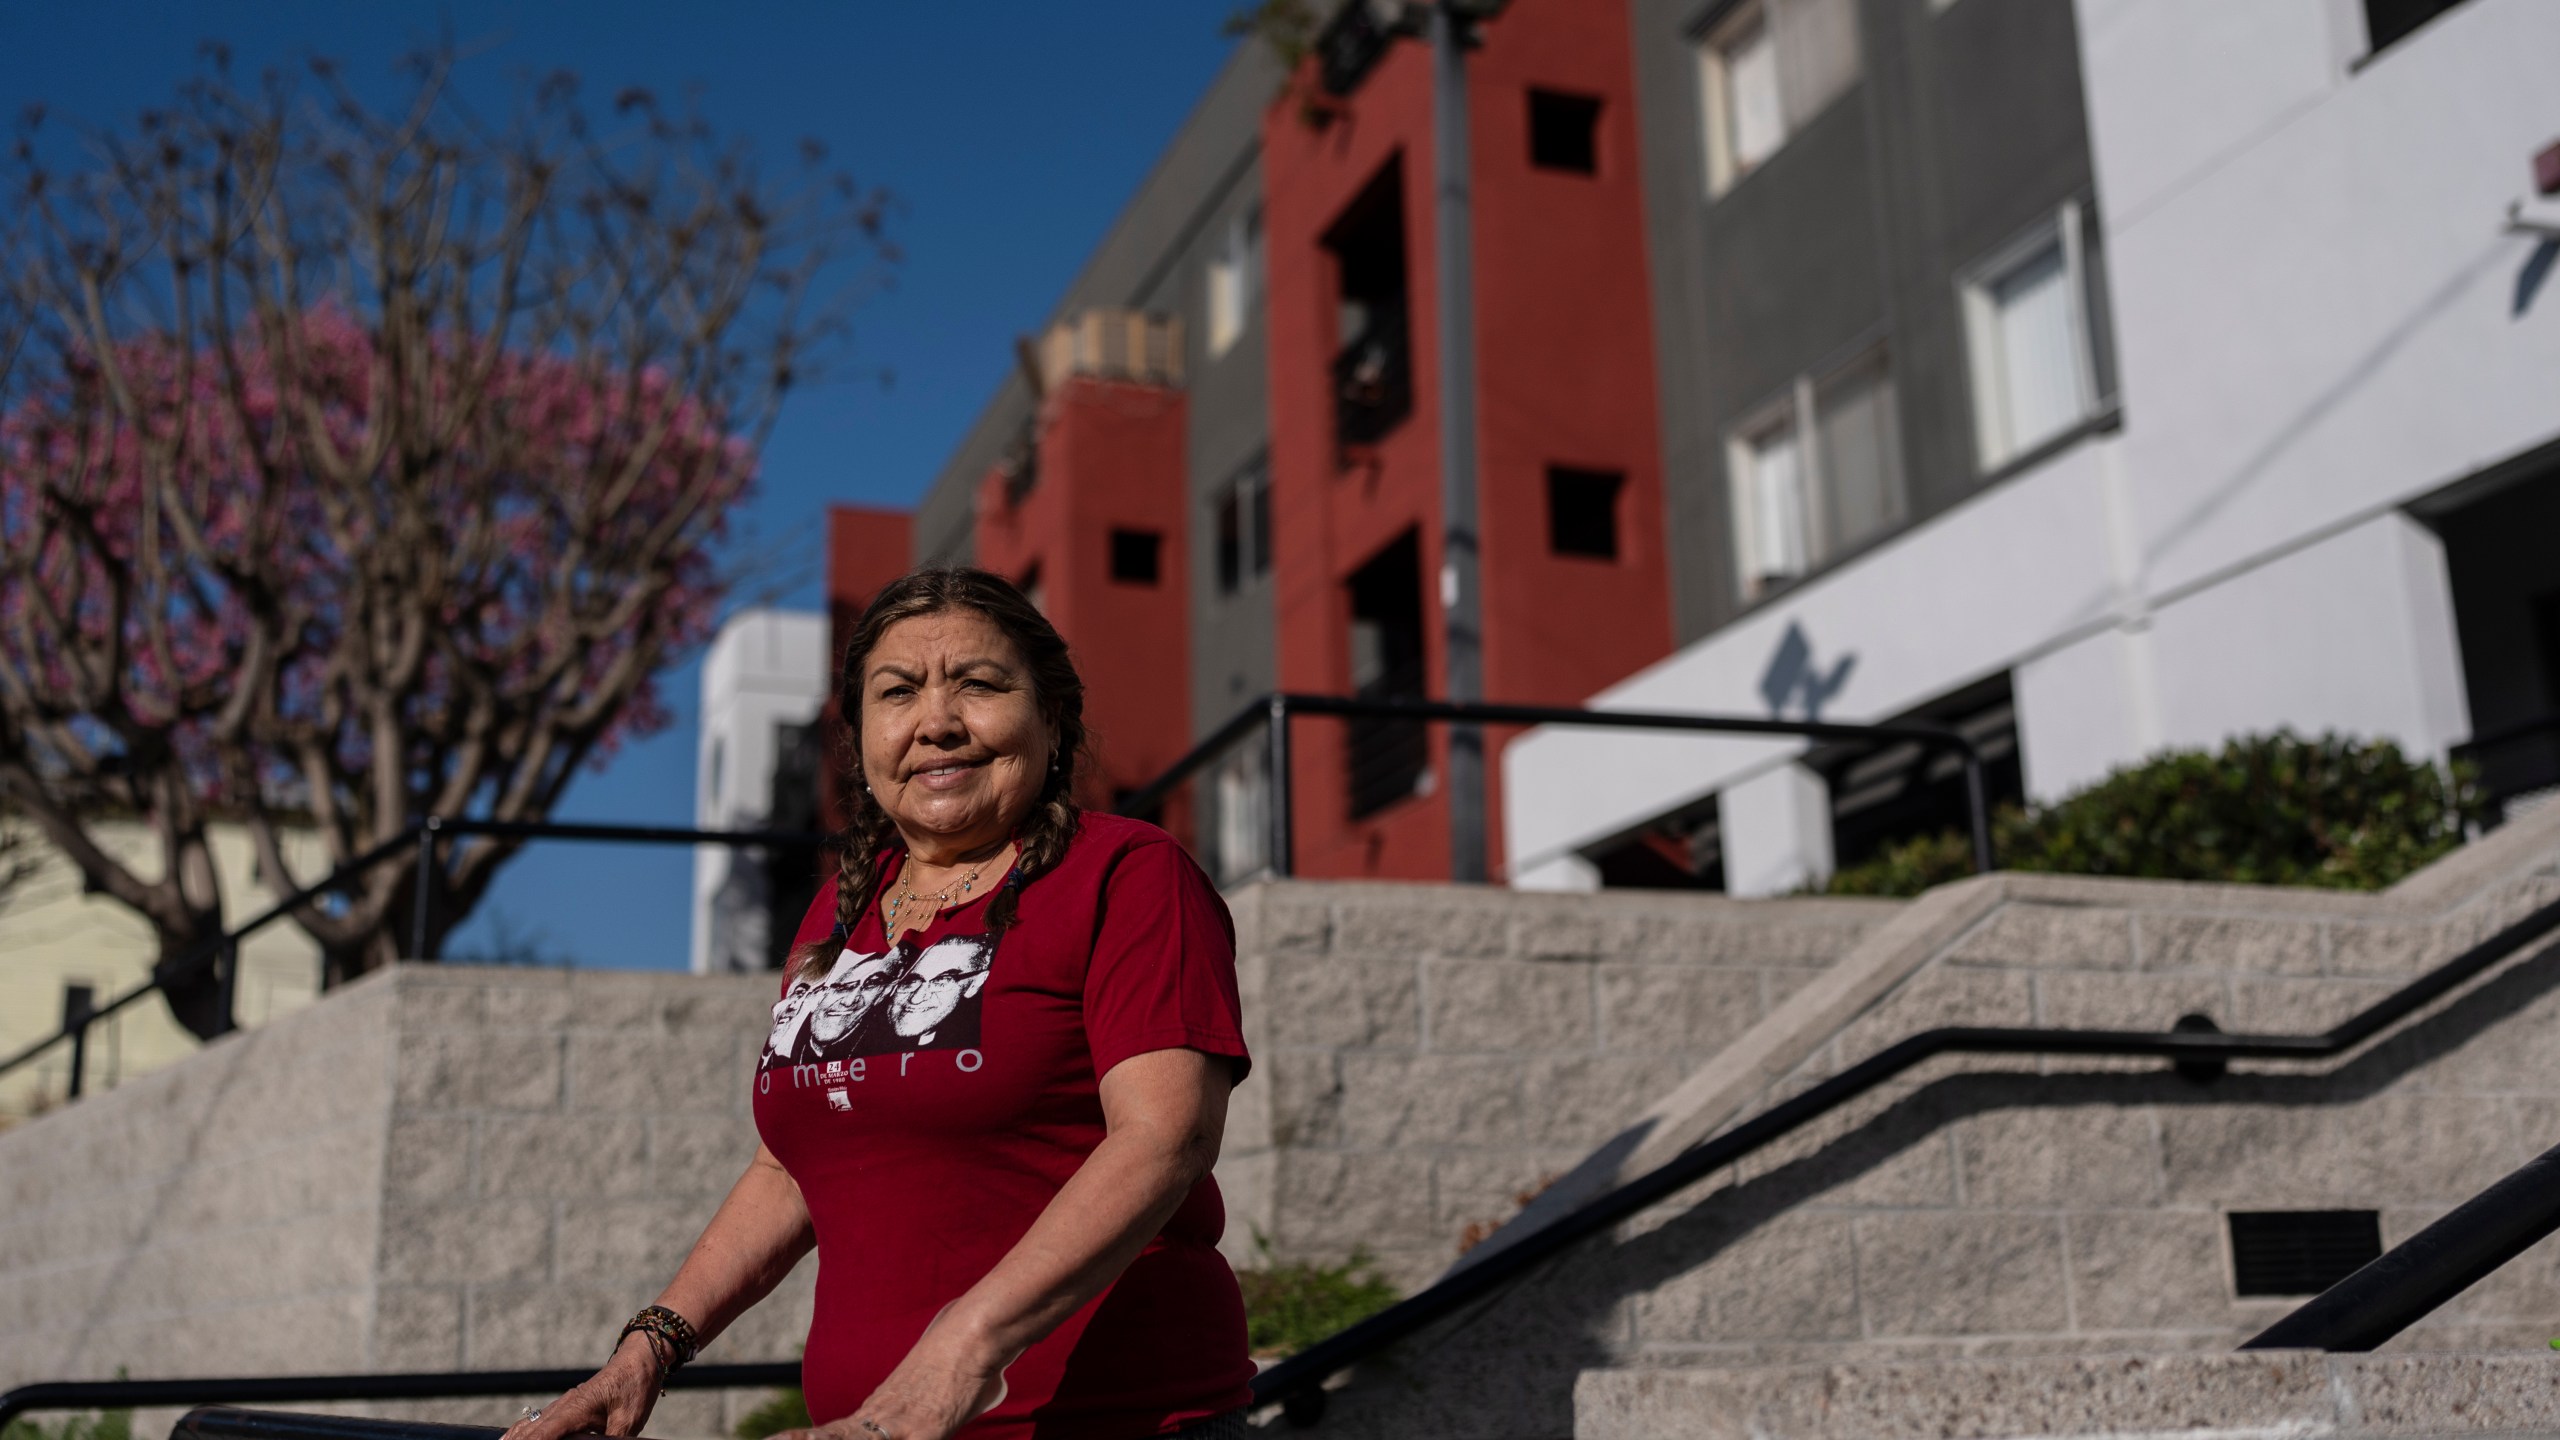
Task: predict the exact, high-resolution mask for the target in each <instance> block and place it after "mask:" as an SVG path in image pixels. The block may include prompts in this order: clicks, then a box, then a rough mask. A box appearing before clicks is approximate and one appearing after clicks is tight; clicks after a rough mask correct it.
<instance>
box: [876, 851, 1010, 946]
mask: <svg viewBox="0 0 2560 1440" xmlns="http://www.w3.org/2000/svg"><path fill="white" fill-rule="evenodd" d="M1012 850H1013V847H1012V846H1011V845H1007V846H1005V847H1004V849H1002V850H999V851H997V852H996V853H995V854H993V855H991V856H989V857H988V858H987V859H985V860H981V861H979V862H978V863H977V864H975V865H972V866H970V867H969V868H968V870H966V871H965V872H963V873H962V874H961V876H960V878H959V880H958V881H957V882H955V883H953V884H949V885H945V886H943V887H942V888H941V889H939V890H926V891H918V890H917V889H916V882H915V871H914V870H913V869H909V870H908V871H907V873H906V875H905V876H903V877H901V878H900V880H899V882H898V891H897V893H896V894H894V895H891V896H889V897H888V898H887V899H885V900H882V901H881V902H880V920H881V928H883V929H885V930H887V931H889V932H890V933H891V934H895V933H897V928H898V911H899V910H900V909H902V908H907V907H912V906H913V905H914V904H915V903H916V902H917V901H919V900H930V901H932V902H933V908H932V909H931V910H928V911H926V912H925V913H926V914H927V915H939V914H941V913H942V912H943V911H945V910H948V909H950V908H951V907H952V906H953V905H955V904H957V903H959V902H960V901H962V900H966V899H968V898H969V892H971V891H973V890H975V889H977V888H978V876H979V874H980V873H981V872H983V871H984V870H985V869H986V868H987V866H988V865H990V864H992V863H994V862H995V861H997V860H1001V859H1003V858H1004V857H1005V856H1006V855H1007V854H1009V853H1011V852H1012ZM909 864H910V865H912V864H913V862H912V861H910V862H909Z"/></svg>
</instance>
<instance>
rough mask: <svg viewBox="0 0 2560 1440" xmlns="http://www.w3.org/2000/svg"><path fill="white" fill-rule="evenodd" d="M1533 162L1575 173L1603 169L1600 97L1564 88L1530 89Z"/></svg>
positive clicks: (1586, 172)
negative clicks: (1601, 160) (1568, 91)
mask: <svg viewBox="0 0 2560 1440" xmlns="http://www.w3.org/2000/svg"><path fill="white" fill-rule="evenodd" d="M1529 163H1530V164H1532V165H1534V166H1536V167H1537V168H1539V169H1541V170H1561V171H1564V172H1565V173H1567V174H1571V175H1597V174H1599V173H1600V101H1599V99H1598V97H1596V96H1591V95H1568V94H1565V93H1564V92H1563V91H1560V90H1531V91H1530V92H1529Z"/></svg>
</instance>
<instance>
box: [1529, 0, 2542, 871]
mask: <svg viewBox="0 0 2560 1440" xmlns="http://www.w3.org/2000/svg"><path fill="white" fill-rule="evenodd" d="M2079 6H2080V9H2079V21H2080V33H2081V44H2082V52H2083V83H2084V87H2085V90H2086V93H2087V95H2088V103H2089V107H2090V123H2091V133H2092V145H2093V148H2094V151H2095V158H2096V162H2097V171H2098V176H2099V185H2098V200H2099V209H2100V215H2101V218H2102V221H2103V224H2104V227H2105V229H2104V244H2105V253H2106V268H2107V273H2108V280H2109V291H2110V296H2109V303H2110V307H2111V309H2112V312H2113V316H2114V322H2115V332H2116V346H2117V365H2118V376H2119V383H2118V389H2119V393H2120V395H2121V397H2122V400H2123V405H2124V416H2125V421H2124V428H2123V429H2122V431H2121V432H2119V433H2118V434H2115V435H2111V436H2099V437H2096V438H2093V439H2092V440H2090V441H2088V442H2086V443H2084V444H2082V445H2079V446H2077V447H2075V448H2073V449H2071V450H2069V451H2066V452H2065V453H2063V454H2062V455H2060V456H2058V457H2056V458H2055V459H2053V460H2052V461H2050V462H2048V463H2046V464H2044V465H2043V466H2041V467H2039V468H2038V469H2037V470H2035V471H2033V472H2031V473H2028V474H2024V475H2019V476H2015V477H2012V478H2010V479H2006V480H2004V481H2002V482H2001V483H1999V484H1998V485H1995V486H1993V487H1991V488H1989V489H1986V490H1985V491H1984V492H1983V493H1982V494H1981V495H1980V496H1979V497H1977V498H1976V499H1974V500H1972V501H1970V502H1969V503H1967V504H1966V505H1964V506H1962V507H1960V508H1959V509H1957V510H1954V511H1951V512H1949V513H1947V514H1944V515H1941V516H1938V517H1937V518H1935V519H1933V520H1932V521H1930V522H1928V523H1927V524H1924V525H1922V526H1920V527H1918V528H1916V529H1915V530H1913V531H1912V532H1910V533H1908V534H1905V535H1902V536H1899V537H1896V538H1895V539H1894V540H1893V541H1892V542H1891V543H1889V544H1887V545H1885V546H1883V547H1881V548H1879V549H1878V550H1876V551H1874V552H1871V553H1869V554H1868V555H1865V556H1862V557H1860V558H1858V559H1857V560H1855V561H1853V562H1851V563H1850V564H1849V565H1847V566H1844V567H1842V568H1841V569H1839V570H1837V571H1834V572H1832V573H1830V574H1827V575H1824V576H1821V577H1819V578H1817V579H1815V580H1814V581H1813V582H1811V583H1809V584H1807V585H1804V586H1802V587H1799V588H1798V589H1797V590H1795V591H1793V592H1791V593H1789V594H1787V595H1784V596H1782V597H1780V598H1779V599H1778V600H1776V601H1774V602H1772V603H1771V604H1769V605H1768V606H1765V607H1763V608H1762V609H1760V610H1757V611H1755V612H1753V613H1752V614H1750V615H1747V616H1745V617H1744V618H1742V619H1741V620H1739V621H1737V622H1735V623H1734V624H1733V625H1730V626H1728V627H1726V628H1725V629H1724V630H1722V631H1720V632H1718V633H1717V634H1715V635H1713V636H1710V637H1708V638H1707V639H1705V640H1702V641H1700V642H1698V643H1696V644H1694V645H1691V646H1690V647H1688V648H1687V649H1684V650H1682V651H1680V652H1679V653H1677V654H1675V655H1673V656H1671V657H1670V658H1668V659H1666V660H1664V661H1663V662H1661V663H1660V664H1657V665H1655V666H1653V667H1651V668H1650V669H1648V670H1646V671H1644V672H1642V673H1641V674H1638V675H1636V676H1634V677H1632V678H1631V679H1629V680H1627V681H1626V682H1624V683H1622V684H1620V685H1617V686H1615V687H1612V688H1611V689H1609V690H1607V691H1605V692H1603V693H1602V694H1601V695H1599V696H1595V697H1594V698H1593V700H1592V702H1591V703H1593V704H1596V705H1603V706H1616V707H1621V708H1642V709H1665V710H1684V709H1685V710H1698V711H1721V712H1726V713H1739V714H1762V713H1767V712H1768V710H1769V708H1770V707H1769V705H1768V703H1767V702H1766V701H1765V700H1764V699H1763V697H1762V695H1761V694H1760V690H1759V681H1760V679H1761V677H1762V675H1763V674H1764V673H1765V672H1766V671H1767V669H1768V667H1769V663H1770V661H1771V659H1772V658H1773V657H1774V656H1775V655H1776V653H1777V650H1778V647H1779V645H1780V644H1781V643H1783V641H1784V638H1785V637H1786V635H1787V633H1788V631H1789V630H1790V628H1793V629H1795V630H1797V631H1798V632H1799V633H1800V634H1801V635H1802V636H1803V638H1804V640H1805V641H1806V642H1808V643H1809V644H1810V645H1811V647H1812V650H1813V654H1814V664H1815V666H1816V668H1817V669H1818V670H1819V671H1820V672H1821V673H1822V674H1823V675H1824V676H1825V677H1826V678H1828V677H1829V676H1831V675H1832V674H1833V673H1835V672H1834V667H1837V666H1840V665H1843V664H1845V665H1847V667H1848V669H1847V671H1846V673H1845V674H1843V675H1841V676H1840V684H1839V686H1838V689H1837V690H1836V691H1835V692H1834V693H1833V694H1832V695H1831V697H1830V698H1829V700H1828V701H1827V703H1826V704H1825V706H1824V709H1823V716H1824V718H1826V719H1835V720H1861V719H1867V720H1872V719H1883V718H1886V717H1889V716H1891V715H1894V714H1896V713H1899V712H1901V711H1904V710H1906V709H1908V708H1910V707H1912V706H1915V705H1918V704H1920V703H1923V702H1925V701H1927V700H1929V699H1931V698H1933V697H1936V696H1940V695H1944V694H1947V693H1949V692H1950V691H1953V690H1956V689H1958V688H1960V687H1962V686H1964V685H1966V684H1969V683H1971V682H1973V681H1975V680H1978V679H1980V678H1982V677H1984V676H1986V675H1990V674H1994V673H1997V672H2000V671H2003V670H2006V671H2008V672H2009V673H2010V675H2011V677H2012V683H2013V687H2014V691H2015V694H2016V698H2017V705H2018V726H2019V742H2020V748H2021V751H2022V759H2023V762H2024V768H2025V771H2026V777H2027V783H2028V787H2029V790H2030V793H2031V794H2034V795H2036V796H2038V797H2040V798H2052V797H2054V796H2057V795H2059V794H2062V793H2065V792H2067V791H2069V790H2071V789H2073V788H2076V787H2078V786H2080V785H2084V784H2086V783H2088V782H2090V781H2092V780H2095V779H2097V778H2099V777H2100V776H2102V775H2104V774H2105V773H2106V772H2107V771H2108V770H2110V769H2112V768H2115V767H2117V766H2121V765H2124V764H2128V763H2131V762H2134V761H2136V760H2139V759H2140V758H2141V757H2142V756H2144V755H2145V754H2147V753H2150V752H2152V751H2155V750H2157V749H2159V748H2161V747H2162V746H2164V745H2195V746H2209V745H2212V744H2215V743H2218V742H2219V741H2220V740H2222V739H2224V738H2226V737H2227V736H2229V735H2232V734H2235V733H2240V732H2244V731H2252V730H2266V729H2271V728H2274V727H2276V726H2279V725H2290V726H2292V727H2293V728H2295V729H2297V730H2301V731H2305V732H2317V731H2322V730H2330V729H2336V730H2343V731H2350V732H2354V733H2358V734H2362V735H2368V736H2384V737H2389V738H2392V739H2395V740H2397V741H2399V742H2400V743H2401V744H2403V745H2404V746H2406V747H2409V748H2412V749H2414V750H2417V751H2419V752H2421V753H2441V752H2442V751H2443V750H2444V748H2445V747H2446V746H2447V745H2449V744H2450V743H2452V742H2454V741H2456V740H2459V739H2461V738H2462V737H2463V736H2464V734H2465V733H2466V732H2467V730H2468V715H2467V707H2466V704H2465V701H2464V697H2463V689H2462V678H2461V671H2460V661H2459V651H2458V647H2457V644H2456V640H2455V635H2454V629H2453V623H2452V610H2451V604H2450V600H2449V597H2448V592H2447V588H2446V584H2445V577H2444V561H2443V556H2442V552H2441V549H2440V548H2439V547H2438V546H2437V545H2436V543H2435V541H2434V539H2433V537H2432V536H2431V535H2429V534H2428V533H2427V532H2426V531H2425V530H2424V529H2423V528H2422V527H2421V526H2419V525H2417V524H2416V523H2414V522H2412V521H2410V520H2409V519H2407V518H2406V517H2405V516H2404V515H2403V514H2402V513H2400V512H2401V509H2402V507H2404V506H2406V505H2407V504H2409V503H2410V502H2411V501H2413V500H2415V499H2418V498H2420V497H2422V496H2425V495H2427V494H2429V493H2430V492H2432V491H2435V490H2438V489H2440V488H2442V487H2443V486H2445V485H2447V484H2449V483H2451V482H2453V481H2455V480H2458V479H2460V478H2462V477H2464V476H2467V475H2470V474H2474V473H2477V472H2479V471H2481V470H2483V469H2486V468H2488V467H2490V466H2492V465H2494V464H2496V463H2498V462H2500V461H2502V460H2505V459H2508V458H2511V457H2513V456H2515V455H2518V454H2520V453H2523V452H2526V451H2529V450H2532V449H2534V448H2536V447H2538V446H2540V445H2542V444H2545V443H2548V442H2550V441H2551V440H2552V439H2553V438H2554V437H2555V436H2560V294H2545V295H2543V296H2541V297H2540V298H2539V303H2538V304H2536V305H2534V306H2533V307H2531V308H2530V309H2527V310H2525V311H2523V312H2522V313H2518V311H2517V308H2516V305H2515V299H2516V294H2517V276H2518V273H2519V272H2520V271H2521V270H2522V268H2523V266H2524V265H2525V263H2526V260H2527V258H2528V256H2529V255H2530V253H2531V250H2532V244H2533V242H2532V241H2531V240H2530V239H2528V238H2525V237H2521V236H2516V235H2511V234H2507V233H2505V230H2504V222H2505V219H2506V212H2507V209H2508V206H2509V205H2510V203H2511V202H2514V201H2517V200H2519V199H2523V198H2525V197H2526V195H2527V192H2528V190H2529V183H2530V159H2531V156H2532V154H2533V153H2534V151H2535V150H2537V149H2539V148H2540V147H2541V146H2542V145H2544V144H2546V143H2548V142H2549V141H2550V140H2551V139H2552V138H2553V137H2554V136H2555V135H2560V89H2556V88H2555V87H2554V86H2553V85H2552V84H2551V82H2550V74H2549V71H2550V65H2551V62H2552V59H2553V57H2555V56H2560V4H2555V3H2552V0H2469V3H2467V4H2464V5H2462V6H2460V7H2458V8H2456V9H2455V10H2453V11H2452V12H2450V13H2448V14H2446V15H2444V16H2442V17H2440V18H2439V19H2437V20H2436V21H2434V22H2433V23H2431V24H2429V25H2427V26H2426V27H2425V28H2423V29H2422V30H2420V31H2418V32H2417V33H2416V34H2414V35H2412V36H2410V37H2408V38H2407V39H2405V40H2403V41H2402V42H2401V43H2399V44H2398V45H2395V46H2393V47H2392V48H2391V49H2390V50H2389V51H2387V52H2385V53H2383V54H2381V55H2379V56H2375V57H2373V58H2372V59H2371V61H2370V62H2369V63H2362V64H2359V63H2358V61H2359V60H2360V59H2361V57H2362V55H2363V52H2364V49H2365V43H2364V33H2363V19H2362V11H2361V7H2360V6H2359V5H2357V4H2356V3H2354V0H2247V3H2239V4H2235V3H2231V0H2079ZM2545 208H2546V209H2555V210H2560V206H2546V207H2545ZM1782 708H1784V710H1785V713H1789V714H1800V713H1802V708H1801V704H1800V703H1795V704H1790V705H1787V706H1785V707H1782ZM1799 748H1800V747H1798V746H1794V745H1777V744H1770V743H1767V742H1759V743H1746V742H1741V741H1715V740H1697V739H1690V738H1683V737H1670V736H1645V735H1625V734H1614V733H1602V732H1589V731H1584V732H1574V731H1566V730H1550V731H1540V732H1535V733H1532V734H1530V735H1528V736H1525V737H1523V738H1522V739H1521V740H1520V741H1518V742H1516V743H1514V744H1513V745H1512V746H1511V747H1510V748H1509V750H1508V751H1507V752H1506V755H1505V759H1504V779H1505V784H1506V785H1507V787H1508V789H1507V791H1506V803H1505V807H1504V809H1505V843H1506V846H1507V854H1508V860H1509V867H1510V868H1509V874H1510V875H1511V876H1512V878H1513V883H1515V884H1519V885H1522V886H1525V887H1556V888H1584V887H1587V886H1589V885H1590V884H1592V883H1595V874H1594V872H1593V871H1592V870H1591V868H1590V867H1589V866H1588V865H1586V864H1581V863H1579V862H1578V861H1577V859H1576V858H1575V857H1576V852H1578V851H1581V850H1583V849H1587V848H1589V847H1591V846H1593V845H1596V844H1599V843H1602V842H1605V841H1607V840H1609V839H1611V838H1613V837H1615V836H1618V835H1622V834H1624V833H1626V832H1627V831H1628V830H1630V829H1632V828H1634V827H1636V826H1638V825H1641V824H1642V823H1644V822H1645V821H1647V820H1649V819H1650V818H1652V817H1654V816H1657V815H1660V814H1662V813H1664V812H1665V811H1668V810H1671V809H1673V808H1676V807H1679V806H1683V805H1686V804H1689V803H1692V802H1694V801H1696V800H1698V799H1700V798H1702V797H1704V796H1707V795H1710V794H1715V793H1718V792H1720V791H1730V790H1734V789H1736V788H1737V787H1740V786H1742V785H1744V784H1745V783H1746V782H1749V781H1751V780H1752V779H1753V778H1754V777H1755V776H1758V775H1760V774H1763V773H1765V772H1768V771H1770V770H1771V769H1772V768H1773V767H1775V766H1778V765H1781V764H1784V763H1785V762H1786V759H1787V757H1788V756H1789V755H1791V754H1793V753H1795V752H1796V751H1797V750H1798V749H1799ZM1727 808H1728V814H1727V815H1726V823H1727V826H1728V832H1729V833H1727V834H1726V836H1725V837H1724V839H1725V844H1726V846H1727V849H1728V852H1729V853H1731V852H1732V851H1733V850H1735V848H1736V847H1740V848H1741V849H1742V851H1743V853H1745V854H1760V853H1765V852H1767V851H1769V850H1770V849H1772V848H1778V849H1783V848H1784V847H1785V846H1786V845H1787V844H1788V843H1791V842H1789V841H1788V839H1787V838H1786V837H1785V836H1783V835H1780V834H1775V833H1773V834H1772V835H1769V836H1758V837H1754V836H1746V835H1741V834H1736V833H1730V831H1731V827H1732V826H1733V825H1734V824H1735V823H1736V822H1737V821H1739V822H1741V823H1746V824H1753V825H1763V824H1768V825H1775V824H1780V823H1781V822H1780V821H1778V820H1776V819H1766V820H1763V819H1754V818H1753V815H1754V813H1755V811H1754V807H1751V806H1748V805H1743V806H1738V807H1727ZM1730 878H1733V877H1730V876H1729V879H1730ZM1745 883H1746V885H1747V884H1748V883H1749V882H1748V881H1746V882H1745Z"/></svg>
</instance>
